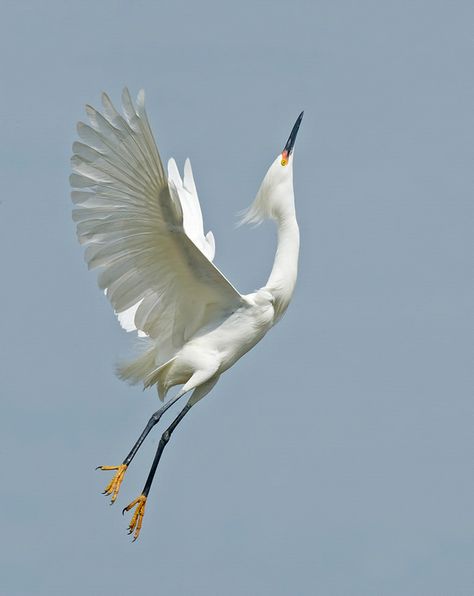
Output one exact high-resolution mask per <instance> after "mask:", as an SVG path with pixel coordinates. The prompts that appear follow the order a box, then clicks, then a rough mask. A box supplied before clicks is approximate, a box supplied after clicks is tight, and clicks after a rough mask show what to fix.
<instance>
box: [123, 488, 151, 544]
mask: <svg viewBox="0 0 474 596" xmlns="http://www.w3.org/2000/svg"><path fill="white" fill-rule="evenodd" d="M145 505H146V497H145V495H140V496H139V497H137V498H136V499H135V500H134V501H132V502H131V503H130V505H127V506H126V507H125V508H124V509H122V515H123V514H124V513H125V511H130V509H132V508H133V507H135V506H136V507H137V508H136V509H135V511H134V513H133V515H132V519H131V520H130V524H129V525H128V533H129V534H131V533H132V532H133V531H134V530H135V533H134V534H133V542H135V540H136V539H137V538H138V536H139V534H140V530H141V529H142V523H143V516H144V515H145Z"/></svg>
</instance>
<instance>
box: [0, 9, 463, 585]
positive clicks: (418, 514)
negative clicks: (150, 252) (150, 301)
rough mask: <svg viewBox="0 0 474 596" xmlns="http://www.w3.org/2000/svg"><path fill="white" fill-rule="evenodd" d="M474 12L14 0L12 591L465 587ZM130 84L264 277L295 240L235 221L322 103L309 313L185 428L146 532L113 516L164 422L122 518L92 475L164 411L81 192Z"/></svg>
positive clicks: (3, 44) (6, 517)
mask: <svg viewBox="0 0 474 596" xmlns="http://www.w3.org/2000/svg"><path fill="white" fill-rule="evenodd" d="M473 17H474V9H473V5H472V2H469V1H465V2H464V1H456V0H455V1H453V2H441V1H436V0H433V1H431V0H424V1H422V0H413V1H407V0H402V1H399V2H380V1H375V0H373V1H370V0H361V1H360V2H352V1H349V0H347V1H346V0H341V1H336V2H333V1H329V0H325V1H322V0H312V1H306V2H303V1H300V2H297V1H295V2H288V1H286V2H282V1H277V0H273V1H272V2H251V1H250V0H244V1H241V2H232V3H230V2H227V3H224V2H217V1H210V0H201V1H199V2H167V3H164V2H152V1H148V2H143V1H142V2H119V1H117V2H112V1H108V2H92V1H84V2H76V3H73V2H54V1H49V2H48V1H46V2H41V3H38V2H27V1H23V2H8V1H5V2H3V3H2V18H1V25H0V28H1V32H0V33H1V34H0V49H1V56H2V58H1V80H2V91H1V94H0V102H1V103H0V106H1V109H0V114H1V122H2V124H1V136H2V138H1V143H0V150H1V152H2V159H1V161H0V163H1V167H2V169H3V177H2V193H1V194H2V197H1V204H0V226H1V229H0V251H1V255H2V280H3V283H2V292H1V305H2V312H3V316H2V324H1V329H2V333H1V337H2V341H1V346H0V349H1V356H0V362H1V365H0V367H1V385H2V391H1V393H2V399H1V403H0V409H1V417H0V430H1V436H2V447H1V454H2V464H1V478H2V481H1V486H2V488H1V516H2V524H1V526H2V539H1V540H0V545H1V546H0V550H1V556H0V560H1V566H2V568H3V569H2V571H1V573H0V578H1V579H0V582H1V584H2V593H5V594H8V595H9V596H19V595H30V594H35V595H37V596H43V595H44V596H46V595H48V596H50V595H53V594H54V595H56V594H58V595H59V594H60V595H63V594H68V596H79V595H80V596H83V595H84V594H91V595H96V594H97V595H98V594H100V595H101V596H106V595H108V594H114V595H116V596H121V595H125V594H141V593H143V594H173V595H189V596H204V595H206V596H220V595H223V594H225V595H226V596H238V595H239V596H240V595H242V594H248V595H250V596H254V595H255V596H267V595H268V596H270V595H271V596H284V595H285V596H286V595H288V594H301V595H313V594H318V595H322V596H326V595H328V596H349V595H350V596H352V595H354V596H379V595H381V594H383V595H384V596H392V595H393V596H398V595H400V594H403V595H404V596H434V595H440V596H441V595H443V596H447V595H449V596H471V595H472V593H473V584H474V579H473V569H474V565H473V562H472V553H473V546H474V544H473V543H474V539H473V537H474V521H473V516H472V500H473V482H472V469H471V466H470V465H469V463H470V462H472V447H473V441H472V410H471V406H472V385H473V383H472V377H471V375H470V372H469V363H470V362H472V355H473V343H472V337H471V331H472V322H473V321H472V313H471V312H470V308H471V304H472V297H473V285H472V275H470V274H469V268H468V260H469V253H470V249H471V248H472V246H471V243H470V235H469V232H470V231H471V229H472V192H468V189H470V188H471V187H472V176H471V173H470V171H469V170H470V166H472V151H469V149H471V148H472V133H473V130H472V111H471V106H472V99H473V83H472V68H471V67H470V63H469V54H470V52H471V50H472V45H471V37H472V35H471V33H472V32H471V25H472V20H473ZM124 84H127V85H128V86H129V87H130V89H131V90H132V91H133V92H134V93H136V91H138V89H139V88H141V87H144V88H145V90H146V93H147V106H148V112H149V115H150V119H151V122H152V126H153V129H154V131H155V134H156V137H157V140H158V142H159V145H160V149H161V152H162V155H163V158H164V159H167V158H168V157H170V156H174V157H175V158H176V159H177V160H178V162H179V163H180V164H182V163H183V161H184V158H185V157H187V156H189V157H190V158H191V161H192V163H193V166H194V172H195V177H196V182H197V186H198V191H199V194H200V197H201V203H202V206H203V211H204V216H205V219H206V224H207V227H206V229H212V230H213V231H214V233H215V236H216V242H217V263H218V265H219V266H220V267H221V268H222V270H223V271H224V272H225V274H226V275H227V276H228V277H229V278H230V279H231V280H232V281H233V282H234V284H235V285H236V286H237V287H238V288H239V289H240V290H242V291H244V292H247V291H252V290H253V289H254V288H256V287H258V286H259V285H262V284H263V283H264V281H265V280H266V276H267V274H268V272H269V270H270V267H271V261H272V257H273V251H274V246H275V236H274V230H273V228H272V225H271V224H268V225H265V226H263V227H262V228H259V229H250V228H240V229H238V230H235V229H234V223H235V213H236V212H238V211H239V210H241V209H242V208H244V207H245V206H246V205H248V204H249V203H250V202H251V201H252V200H253V198H254V195H255V192H256V190H257V188H258V185H259V183H260V181H261V178H262V177H263V175H264V173H265V171H266V168H267V166H268V165H269V163H270V162H271V161H272V160H273V159H274V157H275V155H276V154H277V152H278V151H280V150H281V148H282V146H283V144H284V142H285V141H286V138H287V136H288V133H289V131H290V129H291V126H292V124H293V122H294V120H295V118H296V116H297V115H298V113H299V111H300V110H301V109H305V118H304V121H303V125H302V127H301V130H300V134H299V137H298V140H297V147H296V151H295V191H296V200H297V211H298V217H299V221H300V227H301V235H302V247H301V267H300V276H299V282H298V286H297V291H296V294H295V297H294V302H293V304H292V305H291V307H290V309H289V311H288V312H287V314H286V316H285V318H284V319H283V321H282V322H281V323H280V325H279V326H278V327H276V328H275V329H274V330H273V331H272V332H271V333H270V334H269V335H268V336H267V337H266V338H265V339H264V341H263V342H261V343H260V344H259V345H258V346H257V347H256V348H255V349H254V350H253V351H252V352H251V353H249V354H248V355H247V356H246V357H245V358H244V359H242V360H241V361H240V362H239V363H238V364H237V365H236V366H235V367H234V368H233V369H232V370H230V371H229V372H228V373H226V374H225V375H224V376H223V377H222V379H221V380H220V382H219V384H218V386H217V387H216V388H215V390H214V391H213V393H212V395H211V396H209V397H207V398H206V399H205V400H204V401H203V402H201V403H200V404H199V406H197V407H196V408H195V409H194V410H193V411H192V412H191V413H190V415H189V416H188V417H187V418H186V419H185V420H184V421H183V423H182V424H181V426H180V428H179V429H178V430H177V431H176V434H175V435H174V436H173V440H172V444H170V445H169V447H168V449H167V452H165V456H164V458H163V461H162V463H161V465H160V468H159V472H158V477H157V482H156V483H155V485H154V487H153V489H152V491H151V495H150V496H151V498H150V500H149V503H148V507H147V514H146V517H145V524H144V528H143V531H142V535H141V537H140V540H139V541H138V542H137V543H135V544H133V545H132V544H130V541H129V539H128V537H127V536H126V534H125V529H126V523H127V519H126V518H123V517H122V516H121V515H120V509H121V507H123V506H124V505H126V504H127V503H128V502H129V501H130V500H132V499H133V498H134V497H135V496H136V495H137V494H139V492H140V490H141V488H142V486H143V482H144V480H145V477H146V474H147V472H148V468H149V465H150V463H151V459H152V457H153V452H154V450H155V448H156V446H157V441H158V438H159V431H158V430H156V431H155V432H154V433H153V435H152V436H150V438H149V440H148V441H147V443H146V445H145V446H144V448H143V450H142V451H141V452H140V454H139V456H138V457H137V458H136V460H135V461H134V464H133V467H131V469H130V470H129V472H128V474H127V477H126V480H125V482H124V485H123V488H122V491H121V494H120V497H119V499H118V502H117V504H116V505H115V506H114V507H109V506H108V504H107V500H106V499H105V498H104V497H102V496H101V495H100V491H101V490H102V489H103V487H104V486H105V483H106V481H107V477H106V475H105V474H103V473H102V474H101V473H99V472H94V467H95V466H96V465H99V464H117V463H119V462H120V461H121V460H122V459H123V457H124V456H125V454H126V453H127V451H128V449H129V447H130V446H131V444H132V443H133V441H134V440H135V438H136V437H137V435H138V433H139V432H140V431H141V429H142V427H143V425H144V424H145V422H146V420H147V419H148V417H149V415H150V414H151V412H153V411H154V409H156V406H157V403H158V402H157V399H156V393H155V391H148V392H146V393H143V392H142V391H141V390H140V389H139V388H130V387H129V386H127V385H125V384H123V383H121V382H120V381H118V380H117V379H116V378H115V376H114V373H113V371H114V363H115V361H116V360H117V358H119V357H120V356H124V355H126V354H127V352H128V347H129V345H130V344H131V343H132V340H131V337H130V336H127V335H126V334H125V333H124V332H122V331H121V330H120V329H119V327H118V324H117V323H116V321H115V319H114V316H113V313H112V310H111V308H110V306H109V304H108V303H107V301H106V299H105V298H104V296H103V295H102V294H101V292H100V291H99V290H98V288H97V286H96V283H95V279H94V277H95V275H94V274H93V273H89V272H88V271H87V270H86V267H85V265H84V263H83V256H82V251H81V249H80V247H79V246H78V244H77V242H76V239H75V232H74V226H73V223H72V221H71V215H70V213H71V204H70V200H69V188H68V175H69V156H70V152H71V149H70V148H71V143H72V142H73V140H74V139H75V122H76V121H77V120H78V119H80V118H82V117H83V105H84V104H85V103H88V102H89V103H92V104H93V105H94V104H95V105H98V104H99V97H100V95H99V94H100V91H102V90H107V91H108V92H109V93H110V94H111V96H112V97H113V98H114V99H118V96H119V93H120V90H121V88H122V86H123V85H124ZM468 157H470V159H468ZM170 417H171V414H170V416H168V417H167V419H166V421H168V420H169V419H170ZM166 421H165V422H166Z"/></svg>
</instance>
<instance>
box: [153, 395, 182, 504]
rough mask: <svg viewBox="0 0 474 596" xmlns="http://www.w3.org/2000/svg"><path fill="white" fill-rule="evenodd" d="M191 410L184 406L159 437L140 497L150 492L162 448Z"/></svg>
mask: <svg viewBox="0 0 474 596" xmlns="http://www.w3.org/2000/svg"><path fill="white" fill-rule="evenodd" d="M190 409H191V406H190V405H189V404H186V405H185V406H184V408H183V409H182V410H181V412H180V413H179V414H178V415H177V416H176V418H175V419H174V420H173V422H172V423H171V424H170V425H169V426H168V428H167V429H166V430H165V432H164V433H163V434H162V435H161V439H160V442H159V444H158V449H157V450H156V454H155V458H154V460H153V463H152V464H151V468H150V473H149V474H148V478H147V479H146V482H145V486H144V487H143V492H142V495H144V496H145V497H148V493H149V492H150V487H151V484H152V482H153V478H154V476H155V472H156V468H157V467H158V463H159V461H160V459H161V455H162V453H163V450H164V448H165V447H166V445H167V443H168V441H169V440H170V438H171V435H172V434H173V431H174V429H175V428H176V427H177V426H178V424H179V423H180V422H181V420H182V419H183V418H184V417H185V416H186V414H187V413H188V412H189V410H190Z"/></svg>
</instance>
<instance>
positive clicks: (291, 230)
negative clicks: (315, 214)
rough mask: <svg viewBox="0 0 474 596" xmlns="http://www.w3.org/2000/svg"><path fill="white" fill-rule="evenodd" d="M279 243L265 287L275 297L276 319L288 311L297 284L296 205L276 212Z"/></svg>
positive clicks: (297, 239) (298, 237)
mask: <svg viewBox="0 0 474 596" xmlns="http://www.w3.org/2000/svg"><path fill="white" fill-rule="evenodd" d="M276 223H277V230H278V245H277V250H276V254H275V260H274V262H273V268H272V272H271V273H270V277H269V278H268V281H267V283H266V286H265V288H266V289H267V290H269V291H270V293H271V294H272V295H273V298H274V308H275V319H276V320H278V319H279V318H280V317H281V316H282V315H283V314H284V312H285V311H286V309H287V307H288V305H289V303H290V301H291V297H292V296H293V291H294V289H295V284H296V276H297V274H298V254H299V247H300V233H299V229H298V223H297V221H296V215H295V209H294V205H291V208H288V209H286V210H284V211H282V212H279V213H277V214H276Z"/></svg>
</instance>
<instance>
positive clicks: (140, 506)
mask: <svg viewBox="0 0 474 596" xmlns="http://www.w3.org/2000/svg"><path fill="white" fill-rule="evenodd" d="M192 405H193V404H190V403H189V402H188V403H187V404H186V405H185V406H184V408H183V409H182V410H181V412H180V413H179V414H178V415H177V416H176V418H175V419H174V420H173V422H172V423H171V424H170V425H169V427H168V428H167V429H166V430H165V432H164V433H163V434H162V435H161V439H160V442H159V444H158V449H157V450H156V454H155V458H154V459H153V463H152V464H151V468H150V473H149V474H148V478H147V480H146V482H145V486H144V487H143V491H142V494H141V495H140V496H139V497H137V498H136V499H135V500H134V501H132V502H131V503H130V504H129V505H127V507H125V508H124V509H123V510H122V513H125V511H130V509H132V508H133V507H136V509H135V511H134V512H133V515H132V519H131V520H130V524H129V526H128V533H129V534H132V533H133V541H134V542H135V540H136V539H137V538H138V536H139V534H140V530H141V528H142V523H143V516H144V515H145V504H146V500H147V497H148V493H149V492H150V488H151V484H152V482H153V478H154V476H155V472H156V468H157V467H158V463H159V461H160V459H161V455H162V453H163V450H164V448H165V447H166V445H167V443H168V441H169V440H170V437H171V435H172V433H173V431H174V429H175V428H176V427H177V426H178V424H179V423H180V422H181V420H182V419H183V418H184V416H185V415H186V414H187V413H188V412H189V410H190V409H191V408H192Z"/></svg>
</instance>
